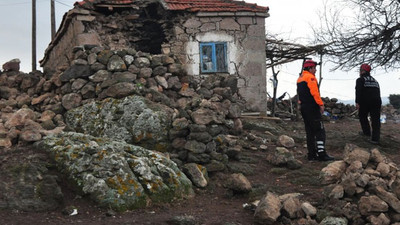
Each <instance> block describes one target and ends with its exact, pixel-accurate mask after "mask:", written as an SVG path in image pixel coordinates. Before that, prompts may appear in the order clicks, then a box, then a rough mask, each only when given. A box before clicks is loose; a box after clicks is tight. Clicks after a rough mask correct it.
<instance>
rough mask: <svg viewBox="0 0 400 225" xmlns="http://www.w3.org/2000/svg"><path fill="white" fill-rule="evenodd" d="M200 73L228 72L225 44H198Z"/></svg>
mask: <svg viewBox="0 0 400 225" xmlns="http://www.w3.org/2000/svg"><path fill="white" fill-rule="evenodd" d="M200 72H201V73H216V72H228V66H227V63H226V43H225V42H204V43H200Z"/></svg>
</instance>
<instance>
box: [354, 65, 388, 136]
mask: <svg viewBox="0 0 400 225" xmlns="http://www.w3.org/2000/svg"><path fill="white" fill-rule="evenodd" d="M370 72H371V66H370V65H368V64H362V65H361V66H360V77H359V78H357V80H356V107H357V109H358V117H359V120H360V125H361V129H362V132H360V134H362V135H365V136H368V137H371V140H370V142H371V143H372V144H379V139H380V130H381V122H380V117H381V107H382V100H381V92H380V88H379V83H378V82H377V81H376V80H375V79H374V78H373V77H372V76H371V74H370ZM368 115H369V116H370V117H371V126H370V124H369V121H368ZM371 127H372V133H371Z"/></svg>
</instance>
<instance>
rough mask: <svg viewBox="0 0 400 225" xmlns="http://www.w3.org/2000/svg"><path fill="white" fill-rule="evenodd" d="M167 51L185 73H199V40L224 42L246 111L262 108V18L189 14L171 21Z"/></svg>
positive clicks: (263, 26)
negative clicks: (177, 60) (173, 26)
mask: <svg viewBox="0 0 400 225" xmlns="http://www.w3.org/2000/svg"><path fill="white" fill-rule="evenodd" d="M174 30H175V39H174V40H171V41H170V43H169V45H170V51H171V52H172V53H173V54H174V55H176V56H178V58H179V59H180V60H181V62H182V63H183V64H184V65H185V68H186V71H187V73H188V74H189V75H193V76H197V77H199V78H200V77H202V76H212V74H201V73H200V42H226V43H227V62H228V72H229V74H230V75H233V76H238V77H239V93H240V95H241V97H243V98H244V99H246V102H247V105H246V110H247V111H256V112H266V109H267V102H266V93H267V92H266V58H265V57H266V56H265V18H264V17H251V16H243V17H232V16H230V17H229V16H226V17H222V16H212V15H210V16H206V15H204V14H203V15H202V16H192V17H190V18H188V19H187V20H186V21H184V22H183V23H182V24H176V25H175V28H174Z"/></svg>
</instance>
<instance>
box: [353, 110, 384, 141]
mask: <svg viewBox="0 0 400 225" xmlns="http://www.w3.org/2000/svg"><path fill="white" fill-rule="evenodd" d="M368 115H369V116H370V117H371V125H370V122H369V121H368ZM358 118H359V119H360V125H361V129H362V131H363V133H364V134H365V135H368V136H371V140H372V141H377V142H379V139H380V134H381V121H380V119H381V105H368V104H365V105H364V104H360V108H359V109H358ZM371 127H372V132H371Z"/></svg>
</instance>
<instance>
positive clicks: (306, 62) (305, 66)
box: [303, 60, 318, 68]
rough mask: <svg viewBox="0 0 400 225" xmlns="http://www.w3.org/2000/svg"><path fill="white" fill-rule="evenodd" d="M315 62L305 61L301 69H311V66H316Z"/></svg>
mask: <svg viewBox="0 0 400 225" xmlns="http://www.w3.org/2000/svg"><path fill="white" fill-rule="evenodd" d="M317 64H318V63H317V62H315V61H313V60H306V61H305V62H304V64H303V68H307V67H313V66H317Z"/></svg>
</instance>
